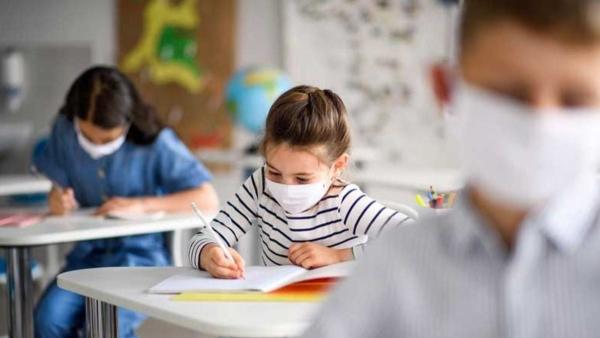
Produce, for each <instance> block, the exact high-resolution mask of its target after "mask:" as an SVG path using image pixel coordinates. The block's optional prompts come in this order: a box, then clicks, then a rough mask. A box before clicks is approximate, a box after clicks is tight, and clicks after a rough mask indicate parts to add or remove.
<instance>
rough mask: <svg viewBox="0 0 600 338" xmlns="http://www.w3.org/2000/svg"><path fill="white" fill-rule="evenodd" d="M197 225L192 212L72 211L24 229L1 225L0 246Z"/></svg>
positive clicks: (96, 237)
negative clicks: (106, 214) (151, 216)
mask: <svg viewBox="0 0 600 338" xmlns="http://www.w3.org/2000/svg"><path fill="white" fill-rule="evenodd" d="M200 226H201V224H200V221H199V220H198V218H197V217H196V216H194V215H193V214H172V215H167V216H165V217H163V218H160V219H158V220H144V221H139V220H136V221H126V220H113V219H104V218H99V217H93V216H89V215H85V214H82V213H74V214H73V215H69V216H61V217H48V218H46V219H44V220H43V221H42V222H40V223H38V224H34V225H30V226H27V227H23V228H18V227H0V247H10V246H36V245H48V244H56V243H66V242H75V241H85V240H91V239H101V238H111V237H121V236H131V235H142V234H148V233H154V232H166V231H174V230H183V229H190V228H196V227H200Z"/></svg>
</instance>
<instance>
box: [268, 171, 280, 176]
mask: <svg viewBox="0 0 600 338" xmlns="http://www.w3.org/2000/svg"><path fill="white" fill-rule="evenodd" d="M269 175H271V176H275V177H279V176H281V174H280V173H276V172H274V171H269Z"/></svg>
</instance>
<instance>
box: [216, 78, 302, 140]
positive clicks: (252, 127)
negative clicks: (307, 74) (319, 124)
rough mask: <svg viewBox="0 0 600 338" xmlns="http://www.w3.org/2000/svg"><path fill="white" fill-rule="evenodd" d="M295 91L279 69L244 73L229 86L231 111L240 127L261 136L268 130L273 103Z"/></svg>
mask: <svg viewBox="0 0 600 338" xmlns="http://www.w3.org/2000/svg"><path fill="white" fill-rule="evenodd" d="M291 87H292V81H291V80H290V78H289V77H288V76H287V75H285V74H284V73H283V72H281V71H280V70H278V69H276V68H270V67H250V68H246V69H242V70H240V71H238V72H236V73H235V74H234V75H233V77H232V78H231V80H230V81H229V83H228V85H227V89H226V100H227V110H229V113H231V115H232V116H233V119H234V120H235V121H236V122H237V123H238V124H240V125H242V126H243V127H244V128H246V129H247V130H249V131H250V132H252V133H254V134H259V133H261V132H262V131H263V129H264V126H265V120H266V118H267V114H268V113H269V109H270V108H271V105H272V104H273V102H275V100H276V99H277V97H279V95H281V94H282V93H283V92H285V91H286V90H288V89H290V88H291Z"/></svg>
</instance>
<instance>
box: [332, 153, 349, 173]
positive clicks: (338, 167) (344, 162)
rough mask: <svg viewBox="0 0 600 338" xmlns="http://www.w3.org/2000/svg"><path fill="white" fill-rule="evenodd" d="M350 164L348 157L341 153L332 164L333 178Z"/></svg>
mask: <svg viewBox="0 0 600 338" xmlns="http://www.w3.org/2000/svg"><path fill="white" fill-rule="evenodd" d="M349 162H350V155H348V154H347V153H343V154H342V155H341V156H340V157H338V158H337V159H336V160H335V162H333V170H334V171H335V176H340V175H341V174H342V172H344V170H346V168H348V163H349Z"/></svg>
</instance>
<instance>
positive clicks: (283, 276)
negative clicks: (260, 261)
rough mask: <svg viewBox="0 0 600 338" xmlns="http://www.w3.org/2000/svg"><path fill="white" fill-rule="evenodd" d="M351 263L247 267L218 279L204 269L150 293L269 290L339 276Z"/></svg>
mask: <svg viewBox="0 0 600 338" xmlns="http://www.w3.org/2000/svg"><path fill="white" fill-rule="evenodd" d="M353 267H354V262H344V263H339V264H334V265H329V266H326V267H323V268H319V269H314V270H306V269H303V268H301V267H298V266H294V265H284V266H249V267H246V279H217V278H213V277H211V276H210V275H209V274H208V273H207V272H205V271H198V272H197V274H194V275H175V276H171V277H169V278H167V279H165V280H164V281H162V282H160V283H158V284H156V285H154V286H153V287H151V288H150V289H149V290H148V292H149V293H157V294H178V293H182V292H271V291H274V290H277V289H279V288H281V287H284V286H286V285H290V284H293V283H297V282H302V281H307V280H315V279H322V278H340V277H346V276H348V275H349V274H350V272H351V271H352V269H353Z"/></svg>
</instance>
